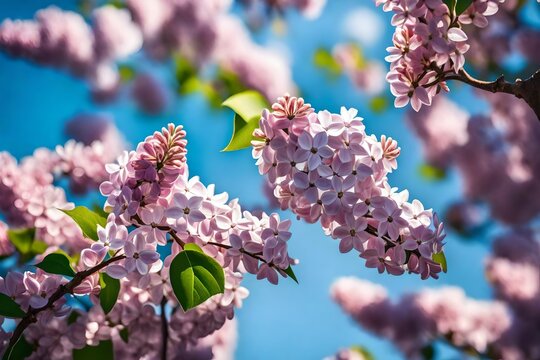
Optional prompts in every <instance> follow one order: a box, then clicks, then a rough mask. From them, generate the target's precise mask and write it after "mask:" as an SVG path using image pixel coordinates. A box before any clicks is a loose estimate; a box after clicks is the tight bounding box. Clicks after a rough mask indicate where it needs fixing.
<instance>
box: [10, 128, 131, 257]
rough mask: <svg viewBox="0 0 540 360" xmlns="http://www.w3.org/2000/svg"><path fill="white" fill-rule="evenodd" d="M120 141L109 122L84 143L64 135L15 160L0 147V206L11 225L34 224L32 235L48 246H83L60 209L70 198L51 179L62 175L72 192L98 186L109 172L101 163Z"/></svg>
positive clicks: (112, 155) (115, 152)
mask: <svg viewBox="0 0 540 360" xmlns="http://www.w3.org/2000/svg"><path fill="white" fill-rule="evenodd" d="M74 124H76V123H74ZM72 130H75V128H73V129H72ZM75 132H77V131H75ZM87 140H90V139H87ZM121 144H123V140H122V138H121V137H120V135H119V133H118V131H117V130H116V128H115V127H114V126H113V125H112V124H110V123H108V125H107V130H106V131H104V132H103V133H102V134H100V137H98V138H97V139H95V141H92V142H91V143H90V144H89V145H84V144H83V143H79V142H75V141H74V140H69V141H68V142H67V143H66V144H65V145H64V146H57V147H56V151H50V150H48V149H45V148H40V149H37V150H36V151H35V152H34V154H33V155H32V156H29V157H26V158H24V159H22V160H21V161H20V163H17V161H16V160H15V159H14V158H13V157H12V156H11V155H9V154H8V153H6V152H2V153H0V211H2V213H3V214H4V215H5V217H6V219H7V222H8V223H9V225H10V227H30V228H36V239H39V240H42V241H44V242H46V243H47V244H48V245H49V246H60V245H62V246H65V247H66V249H68V250H70V251H74V252H78V251H80V250H81V249H82V248H84V247H86V244H87V241H86V240H85V239H84V238H83V236H82V233H81V232H80V230H79V229H78V228H77V226H76V225H75V224H74V223H73V222H72V221H71V220H70V219H69V217H67V216H66V215H65V214H63V213H62V212H61V211H60V210H59V209H64V210H67V209H71V208H73V204H72V203H70V202H68V201H67V200H66V194H65V192H64V190H63V189H62V188H61V187H58V186H56V184H55V180H57V179H59V178H61V177H67V178H68V179H69V185H70V188H71V190H72V191H74V192H76V193H84V192H86V191H88V190H90V189H95V188H97V186H98V184H99V183H101V182H102V181H103V180H105V179H106V177H107V176H108V174H107V172H106V171H105V170H104V166H105V163H106V162H109V161H112V160H113V159H114V158H115V157H116V156H117V155H118V154H119V153H120V152H121V151H120V149H121Z"/></svg>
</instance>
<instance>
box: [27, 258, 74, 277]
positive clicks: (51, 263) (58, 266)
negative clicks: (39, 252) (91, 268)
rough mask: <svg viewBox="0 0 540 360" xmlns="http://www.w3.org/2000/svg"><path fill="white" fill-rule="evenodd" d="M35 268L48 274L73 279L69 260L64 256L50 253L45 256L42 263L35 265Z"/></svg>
mask: <svg viewBox="0 0 540 360" xmlns="http://www.w3.org/2000/svg"><path fill="white" fill-rule="evenodd" d="M36 267H38V268H40V269H41V270H43V271H46V272H48V273H49V274H57V275H65V276H70V277H74V276H75V271H73V269H72V268H71V265H70V260H69V258H68V257H67V256H66V255H65V254H61V253H52V254H49V255H47V256H45V259H43V261H42V262H40V263H39V264H36Z"/></svg>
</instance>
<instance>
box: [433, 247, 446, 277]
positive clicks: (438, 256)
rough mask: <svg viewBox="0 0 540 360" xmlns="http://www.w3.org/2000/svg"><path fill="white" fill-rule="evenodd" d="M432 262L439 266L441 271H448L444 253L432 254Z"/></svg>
mask: <svg viewBox="0 0 540 360" xmlns="http://www.w3.org/2000/svg"><path fill="white" fill-rule="evenodd" d="M432 260H433V261H435V262H436V263H437V264H439V265H441V268H442V271H443V272H446V271H447V270H448V265H447V264H446V256H445V255H444V252H442V251H441V252H440V253H436V254H433V256H432Z"/></svg>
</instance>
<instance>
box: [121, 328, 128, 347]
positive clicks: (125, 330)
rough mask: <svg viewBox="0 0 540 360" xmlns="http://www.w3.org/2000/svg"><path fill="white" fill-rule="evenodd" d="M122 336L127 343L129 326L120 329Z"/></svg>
mask: <svg viewBox="0 0 540 360" xmlns="http://www.w3.org/2000/svg"><path fill="white" fill-rule="evenodd" d="M120 338H121V339H122V340H123V341H124V342H125V343H126V344H127V343H128V341H129V330H128V328H127V327H124V328H123V329H122V330H120Z"/></svg>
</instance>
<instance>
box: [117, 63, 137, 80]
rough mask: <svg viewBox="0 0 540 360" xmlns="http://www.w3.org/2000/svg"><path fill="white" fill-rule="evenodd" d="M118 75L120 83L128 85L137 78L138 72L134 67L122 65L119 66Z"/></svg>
mask: <svg viewBox="0 0 540 360" xmlns="http://www.w3.org/2000/svg"><path fill="white" fill-rule="evenodd" d="M118 74H119V75H120V81H121V82H122V83H127V82H130V81H131V80H133V79H134V78H135V75H136V74H137V72H136V71H135V68H134V67H133V66H130V65H120V66H118Z"/></svg>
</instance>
